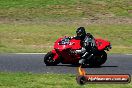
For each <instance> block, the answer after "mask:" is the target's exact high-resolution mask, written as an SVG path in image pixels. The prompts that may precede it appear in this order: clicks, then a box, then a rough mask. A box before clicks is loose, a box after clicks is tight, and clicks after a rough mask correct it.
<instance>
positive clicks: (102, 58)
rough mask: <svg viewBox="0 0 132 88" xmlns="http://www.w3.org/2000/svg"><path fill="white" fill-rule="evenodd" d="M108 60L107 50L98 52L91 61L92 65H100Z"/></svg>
mask: <svg viewBox="0 0 132 88" xmlns="http://www.w3.org/2000/svg"><path fill="white" fill-rule="evenodd" d="M106 60H107V53H106V52H105V51H101V52H98V53H97V54H95V55H94V56H93V57H92V58H91V59H90V61H89V66H90V67H99V66H101V65H102V64H104V63H105V62H106Z"/></svg>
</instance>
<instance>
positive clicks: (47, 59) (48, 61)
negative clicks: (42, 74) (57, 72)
mask: <svg viewBox="0 0 132 88" xmlns="http://www.w3.org/2000/svg"><path fill="white" fill-rule="evenodd" d="M53 58H54V54H53V53H52V52H48V53H47V54H46V55H45V57H44V63H45V64H46V66H54V65H57V64H59V63H60V59H59V58H58V59H56V60H53Z"/></svg>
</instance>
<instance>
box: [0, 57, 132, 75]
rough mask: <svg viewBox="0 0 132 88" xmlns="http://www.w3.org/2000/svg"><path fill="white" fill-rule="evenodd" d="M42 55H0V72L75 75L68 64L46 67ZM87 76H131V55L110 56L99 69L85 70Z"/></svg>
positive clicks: (74, 70) (75, 69)
mask: <svg viewBox="0 0 132 88" xmlns="http://www.w3.org/2000/svg"><path fill="white" fill-rule="evenodd" d="M44 56H45V55H44V54H0V72H31V73H59V74H77V72H78V70H77V69H78V67H77V66H72V65H69V64H59V65H58V66H46V65H45V64H44V63H43V58H44ZM85 70H86V72H87V74H89V73H90V74H132V55H121V54H111V55H108V60H107V61H106V63H105V64H103V65H102V66H101V67H97V68H85Z"/></svg>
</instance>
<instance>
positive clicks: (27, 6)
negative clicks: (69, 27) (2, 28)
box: [0, 0, 132, 20]
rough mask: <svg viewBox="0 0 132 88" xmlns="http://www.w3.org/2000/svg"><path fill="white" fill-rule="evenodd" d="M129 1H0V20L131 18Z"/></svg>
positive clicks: (131, 7) (131, 8)
mask: <svg viewBox="0 0 132 88" xmlns="http://www.w3.org/2000/svg"><path fill="white" fill-rule="evenodd" d="M131 10H132V5H131V0H0V18H2V19H5V18H6V19H15V20H33V19H35V20H37V19H39V20H40V19H41V20H47V19H79V18H82V17H85V18H90V17H102V16H103V17H105V16H106V15H107V16H112V17H119V16H123V17H132V13H131Z"/></svg>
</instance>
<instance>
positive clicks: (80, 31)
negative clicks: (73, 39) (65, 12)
mask: <svg viewBox="0 0 132 88" xmlns="http://www.w3.org/2000/svg"><path fill="white" fill-rule="evenodd" d="M76 34H77V37H79V38H81V39H83V38H85V36H86V31H85V28H84V27H79V28H77V30H76Z"/></svg>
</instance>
